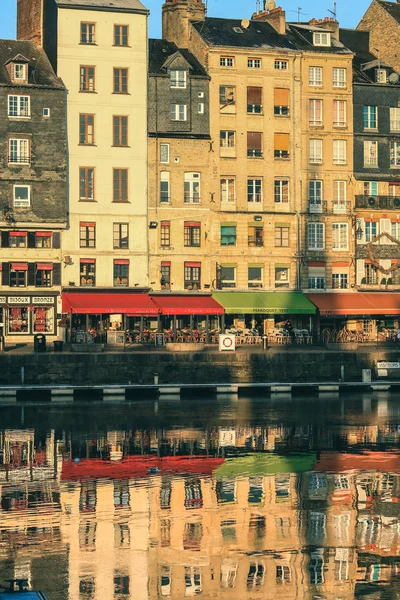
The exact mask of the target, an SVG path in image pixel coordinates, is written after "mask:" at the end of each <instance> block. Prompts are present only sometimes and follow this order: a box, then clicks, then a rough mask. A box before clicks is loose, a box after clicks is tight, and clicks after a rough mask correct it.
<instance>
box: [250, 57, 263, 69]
mask: <svg viewBox="0 0 400 600" xmlns="http://www.w3.org/2000/svg"><path fill="white" fill-rule="evenodd" d="M247 66H248V68H249V69H261V58H248V59H247Z"/></svg>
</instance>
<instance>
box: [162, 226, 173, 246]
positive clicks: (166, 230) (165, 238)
mask: <svg viewBox="0 0 400 600" xmlns="http://www.w3.org/2000/svg"><path fill="white" fill-rule="evenodd" d="M170 245H171V223H170V222H169V221H161V223H160V246H161V248H169V247H170Z"/></svg>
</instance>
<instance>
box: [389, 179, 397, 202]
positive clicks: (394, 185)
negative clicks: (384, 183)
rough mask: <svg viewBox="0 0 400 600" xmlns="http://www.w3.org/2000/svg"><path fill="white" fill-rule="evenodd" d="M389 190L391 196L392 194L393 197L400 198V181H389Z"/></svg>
mask: <svg viewBox="0 0 400 600" xmlns="http://www.w3.org/2000/svg"><path fill="white" fill-rule="evenodd" d="M388 190H389V196H391V197H392V198H400V183H399V182H397V181H394V182H392V183H389V186H388Z"/></svg>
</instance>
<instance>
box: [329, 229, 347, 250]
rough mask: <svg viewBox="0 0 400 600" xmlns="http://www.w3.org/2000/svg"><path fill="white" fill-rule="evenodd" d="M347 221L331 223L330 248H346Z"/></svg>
mask: <svg viewBox="0 0 400 600" xmlns="http://www.w3.org/2000/svg"><path fill="white" fill-rule="evenodd" d="M348 227H349V226H348V223H332V250H347V249H348Z"/></svg>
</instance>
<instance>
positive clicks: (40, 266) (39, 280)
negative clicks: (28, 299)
mask: <svg viewBox="0 0 400 600" xmlns="http://www.w3.org/2000/svg"><path fill="white" fill-rule="evenodd" d="M52 272H53V265H52V264H51V263H36V267H35V286H36V287H51V285H52V277H51V275H52Z"/></svg>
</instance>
